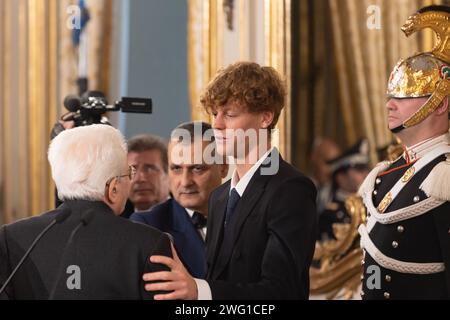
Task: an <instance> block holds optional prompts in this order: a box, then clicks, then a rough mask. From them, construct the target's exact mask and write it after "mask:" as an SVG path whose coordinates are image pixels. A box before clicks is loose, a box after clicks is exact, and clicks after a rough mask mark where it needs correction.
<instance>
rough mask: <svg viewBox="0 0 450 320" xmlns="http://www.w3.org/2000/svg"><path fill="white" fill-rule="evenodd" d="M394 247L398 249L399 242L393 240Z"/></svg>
mask: <svg viewBox="0 0 450 320" xmlns="http://www.w3.org/2000/svg"><path fill="white" fill-rule="evenodd" d="M392 248H394V249H397V248H398V242H397V241H392Z"/></svg>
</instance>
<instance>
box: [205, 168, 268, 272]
mask: <svg viewBox="0 0 450 320" xmlns="http://www.w3.org/2000/svg"><path fill="white" fill-rule="evenodd" d="M266 182H267V176H260V175H259V170H258V171H257V172H255V176H253V178H252V180H251V181H250V183H249V184H248V186H247V188H246V189H245V192H244V194H243V195H242V198H241V199H240V200H239V203H238V204H237V206H236V209H235V210H236V212H235V214H234V215H235V222H234V223H233V225H232V228H233V232H232V238H231V246H229V247H228V250H223V247H219V248H218V249H219V250H217V251H220V252H219V254H218V257H217V262H216V266H215V268H213V274H212V276H213V278H214V279H216V278H218V277H219V276H220V274H221V273H222V272H223V270H224V269H225V267H226V266H227V264H228V261H229V260H230V258H231V255H232V253H233V248H234V246H235V243H236V240H237V239H238V237H239V235H240V233H241V231H242V227H243V225H244V223H245V220H246V219H247V217H248V216H249V214H250V213H251V212H252V211H253V209H254V208H255V206H256V204H257V203H258V200H259V199H260V198H261V196H262V195H263V193H264V187H265V184H266ZM225 208H226V203H225ZM224 210H225V209H224ZM221 227H222V230H223V223H222V226H221ZM222 232H223V231H222ZM221 248H222V249H221Z"/></svg>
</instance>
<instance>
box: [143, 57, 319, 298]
mask: <svg viewBox="0 0 450 320" xmlns="http://www.w3.org/2000/svg"><path fill="white" fill-rule="evenodd" d="M285 95H286V89H285V85H284V83H283V81H282V80H281V78H280V76H279V74H278V73H277V72H276V71H275V70H274V69H273V68H271V67H261V66H259V65H258V64H256V63H249V62H238V63H235V64H232V65H230V66H228V67H227V68H225V69H222V70H221V71H219V73H218V74H217V75H216V77H215V78H214V79H213V80H212V82H211V83H210V84H209V85H208V86H207V88H206V90H205V92H204V93H203V95H202V99H201V102H202V105H203V107H204V108H205V109H206V110H208V111H210V112H211V113H212V115H213V117H214V125H213V127H214V131H215V132H214V134H215V139H216V143H217V149H218V152H219V153H221V154H224V155H229V156H231V158H232V159H234V162H235V163H236V169H235V171H234V173H233V177H232V179H231V181H228V182H227V183H225V184H224V185H222V186H221V187H219V188H218V189H217V190H215V191H214V192H213V194H212V195H211V198H210V201H209V219H208V237H207V263H208V273H207V277H206V281H205V280H199V279H194V278H192V276H191V275H189V273H188V272H187V271H186V269H185V268H184V267H183V265H182V264H181V262H180V260H179V259H178V257H177V256H176V254H174V259H171V258H167V257H161V256H159V257H158V256H156V257H151V261H153V262H159V263H163V264H166V265H167V266H168V267H169V268H170V269H171V271H170V272H156V273H150V274H146V275H144V279H145V280H147V281H155V280H156V281H157V280H166V282H165V283H153V284H147V285H146V289H147V290H152V291H153V290H174V291H173V292H171V293H168V294H158V295H156V296H155V299H158V300H159V299H161V300H163V299H307V298H308V295H309V267H310V264H311V261H312V257H313V252H314V244H315V237H316V233H317V229H316V228H317V221H316V219H317V214H316V205H315V199H316V189H315V187H314V184H313V183H312V182H311V181H310V180H309V179H308V178H307V177H305V176H304V175H303V174H301V173H300V172H298V171H297V170H296V169H295V168H293V167H292V166H291V165H289V164H288V163H287V162H285V161H284V160H283V159H282V157H281V156H280V155H279V153H278V150H277V149H276V148H272V147H271V144H270V134H271V131H270V130H271V129H273V128H274V127H275V125H276V123H277V120H278V117H279V115H280V112H281V110H282V108H283V107H284V104H285ZM243 133H244V134H243Z"/></svg>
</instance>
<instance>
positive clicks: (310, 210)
mask: <svg viewBox="0 0 450 320" xmlns="http://www.w3.org/2000/svg"><path fill="white" fill-rule="evenodd" d="M315 198H316V191H315V187H314V185H313V184H312V183H311V182H310V181H309V180H307V179H306V178H301V177H298V178H294V179H290V180H288V181H286V182H284V183H283V184H282V185H281V186H280V187H279V188H278V190H277V191H276V192H275V193H274V194H273V195H272V196H271V199H267V200H269V201H268V203H269V205H268V207H267V212H266V215H267V218H266V219H267V228H268V232H269V238H268V241H267V243H266V246H265V250H264V256H263V260H262V265H261V270H260V272H261V276H260V279H259V281H257V282H255V283H229V282H226V281H208V283H209V285H210V287H211V292H212V296H213V299H221V300H222V299H307V298H308V294H309V292H308V291H309V267H310V264H311V260H312V256H313V253H314V245H315V237H316V233H317V215H316V204H315ZM255 241H257V239H255ZM249 245H251V244H249ZM255 272H259V270H255Z"/></svg>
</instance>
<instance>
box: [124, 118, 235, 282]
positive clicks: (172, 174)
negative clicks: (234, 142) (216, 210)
mask: <svg viewBox="0 0 450 320" xmlns="http://www.w3.org/2000/svg"><path fill="white" fill-rule="evenodd" d="M208 130H211V125H209V124H207V123H205V122H187V123H183V124H181V125H179V126H178V127H176V128H175V129H174V130H173V131H172V134H171V140H170V142H169V152H168V162H169V164H168V168H169V186H170V190H171V192H172V195H173V199H169V200H167V201H166V202H164V203H162V204H160V205H157V206H156V207H154V208H153V209H152V210H150V211H149V212H139V213H134V214H133V215H132V216H131V217H130V219H131V220H133V221H136V222H141V223H145V224H148V225H151V226H153V227H155V228H157V229H159V230H161V231H163V232H167V233H169V234H171V235H172V237H173V241H174V244H175V248H176V250H177V253H178V255H179V256H180V259H181V261H182V262H183V264H184V265H185V266H186V268H187V269H188V271H189V273H190V274H192V275H193V276H194V277H196V278H204V277H205V276H206V252H205V237H206V231H207V228H206V219H207V215H208V198H209V196H210V194H211V192H212V191H213V190H214V189H215V188H217V187H218V186H219V185H220V184H221V183H222V179H223V178H225V177H226V175H227V173H228V165H227V164H216V163H213V164H207V163H206V162H205V159H204V158H203V156H202V155H203V153H204V152H205V151H207V148H210V147H211V146H213V147H214V136H213V135H211V139H212V141H209V140H208V137H207V136H206V133H207V131H208ZM178 151H179V152H178ZM196 152H197V153H198V154H197V157H196V155H195V153H196ZM184 156H186V157H184ZM212 156H214V155H212Z"/></svg>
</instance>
